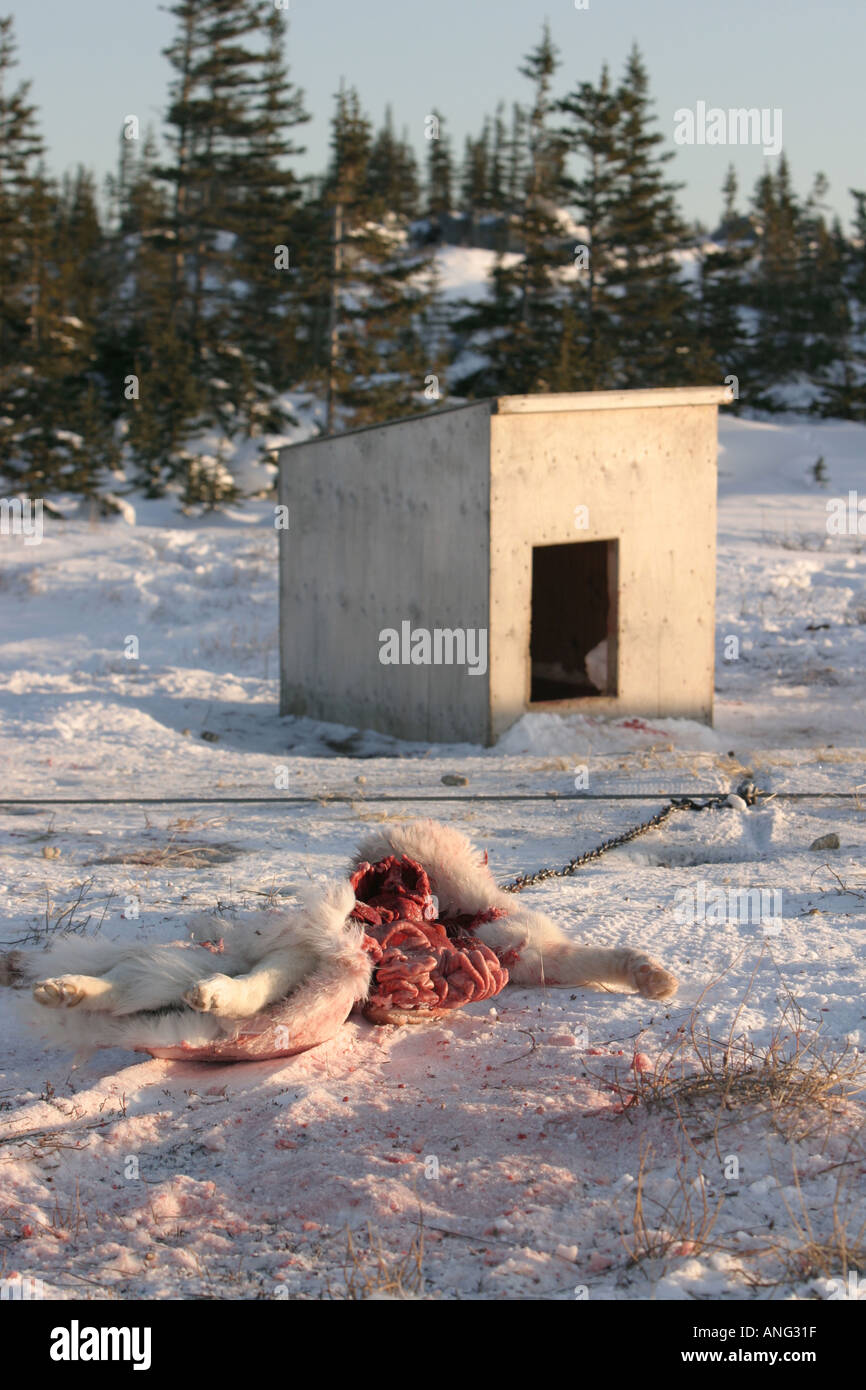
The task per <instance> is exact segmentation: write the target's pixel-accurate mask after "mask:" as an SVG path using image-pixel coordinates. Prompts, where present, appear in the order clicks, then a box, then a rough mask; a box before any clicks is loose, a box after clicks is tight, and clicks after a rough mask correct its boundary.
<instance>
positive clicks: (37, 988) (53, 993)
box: [33, 975, 85, 1009]
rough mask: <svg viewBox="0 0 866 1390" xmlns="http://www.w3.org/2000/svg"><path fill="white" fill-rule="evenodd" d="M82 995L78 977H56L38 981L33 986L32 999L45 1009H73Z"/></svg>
mask: <svg viewBox="0 0 866 1390" xmlns="http://www.w3.org/2000/svg"><path fill="white" fill-rule="evenodd" d="M84 995H85V990H84V987H83V983H82V980H81V977H80V976H79V975H58V976H57V978H56V979H54V980H40V981H39V982H38V983H37V984H35V985H34V986H33V998H34V999H35V1000H36V1003H37V1004H42V1005H43V1007H44V1008H46V1009H74V1008H75V1006H76V1004H80V1003H81V1001H82V999H83V998H84Z"/></svg>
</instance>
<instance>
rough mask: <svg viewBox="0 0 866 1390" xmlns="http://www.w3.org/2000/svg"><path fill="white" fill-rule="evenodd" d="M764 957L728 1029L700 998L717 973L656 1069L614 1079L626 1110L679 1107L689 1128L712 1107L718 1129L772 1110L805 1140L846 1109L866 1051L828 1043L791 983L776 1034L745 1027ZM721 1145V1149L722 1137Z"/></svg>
mask: <svg viewBox="0 0 866 1390" xmlns="http://www.w3.org/2000/svg"><path fill="white" fill-rule="evenodd" d="M763 957H764V952H762V953H761V956H759V958H758V961H757V963H756V965H755V967H754V969H753V971H752V976H751V978H750V980H749V984H748V986H747V988H746V992H745V994H744V995H743V998H742V999H741V1001H740V1003H739V1005H738V1007H737V1010H736V1012H735V1014H734V1016H733V1018H732V1020H731V1023H730V1026H729V1028H728V1032H727V1036H726V1037H723V1038H714V1037H713V1036H712V1033H711V1032H710V1029H709V1028H708V1027H706V1026H705V1025H703V1024H702V1023H701V1022H700V1005H701V1003H702V1001H703V999H704V997H705V995H706V994H707V992H708V990H709V989H711V988H712V986H713V985H715V984H717V983H718V981H717V980H714V981H712V982H711V984H710V985H708V986H707V987H706V989H705V990H704V991H703V992H702V994H701V995H700V998H699V999H698V1001H697V1003H696V1004H695V1007H694V1009H693V1010H692V1013H691V1015H690V1018H689V1021H688V1023H686V1024H683V1025H682V1026H681V1027H680V1028H679V1029H678V1030H677V1032H676V1034H675V1036H674V1038H673V1040H672V1041H671V1043H670V1044H669V1046H668V1048H667V1050H666V1051H664V1052H663V1053H662V1054H661V1056H660V1058H659V1059H658V1061H657V1063H656V1066H655V1068H654V1070H653V1071H648V1072H647V1071H645V1072H640V1073H638V1074H637V1075H635V1076H634V1077H633V1079H631V1080H629V1081H628V1082H622V1083H620V1082H617V1083H616V1084H615V1085H614V1090H615V1091H616V1093H617V1094H618V1096H619V1097H620V1100H621V1103H622V1105H623V1110H624V1112H625V1113H628V1111H629V1110H631V1109H632V1108H633V1107H634V1106H635V1105H642V1106H643V1107H644V1108H645V1109H646V1110H647V1111H652V1110H654V1109H664V1110H667V1111H673V1112H674V1113H675V1114H676V1115H677V1117H678V1118H679V1120H680V1123H681V1125H682V1127H683V1129H686V1128H687V1125H686V1119H687V1116H689V1115H690V1116H691V1117H692V1118H693V1119H694V1117H696V1116H699V1115H705V1114H707V1113H711V1114H712V1115H713V1116H714V1133H715V1134H716V1135H717V1134H718V1130H719V1129H720V1127H721V1126H722V1124H724V1123H725V1122H726V1121H728V1120H730V1119H731V1118H733V1117H734V1116H735V1115H736V1114H737V1113H739V1112H743V1111H746V1110H748V1111H749V1112H750V1113H752V1114H756V1113H760V1114H762V1115H765V1116H767V1117H768V1118H769V1120H770V1122H771V1124H772V1126H773V1128H774V1129H776V1130H777V1131H778V1132H779V1133H781V1134H783V1135H784V1136H785V1138H787V1139H789V1140H791V1141H792V1142H800V1141H801V1140H802V1139H804V1138H806V1137H807V1136H808V1135H809V1134H811V1133H814V1132H815V1130H816V1129H825V1128H826V1126H827V1123H828V1121H829V1122H832V1120H833V1118H834V1117H836V1116H840V1115H842V1114H844V1113H845V1111H846V1108H847V1107H848V1106H849V1105H850V1104H851V1102H853V1101H854V1100H856V1099H857V1098H858V1097H860V1096H862V1095H863V1094H864V1092H866V1057H864V1056H863V1055H862V1054H861V1053H859V1052H858V1051H857V1049H856V1048H853V1047H851V1046H850V1045H849V1044H846V1045H844V1046H836V1047H831V1046H829V1045H827V1044H826V1043H825V1042H824V1040H823V1038H822V1036H821V1028H820V1026H818V1027H814V1028H812V1027H810V1026H808V1024H807V1020H806V1018H805V1015H804V1013H803V1010H802V1009H801V1008H800V1006H799V1004H798V1003H797V1001H796V999H795V998H794V996H793V995H792V994H791V992H790V991H789V990H787V989H785V991H784V1003H783V1006H782V1009H781V1012H780V1015H779V1018H778V1021H777V1023H776V1026H775V1028H774V1030H773V1033H772V1035H771V1037H770V1040H769V1042H767V1043H766V1044H763V1045H759V1044H756V1043H754V1042H753V1041H752V1039H751V1038H750V1037H749V1035H748V1032H747V1031H745V1030H743V1031H738V1025H739V1020H740V1016H741V1014H742V1012H743V1010H744V1008H745V1007H746V1004H747V1003H748V1000H749V996H750V994H751V991H752V986H753V984H754V980H755V976H756V974H757V972H758V969H759V966H760V964H761V961H762V960H763ZM729 968H730V967H729ZM721 978H722V977H721V976H720V977H719V979H721ZM716 1150H717V1153H718V1154H719V1155H720V1154H721V1147H720V1145H719V1144H718V1143H717V1145H716Z"/></svg>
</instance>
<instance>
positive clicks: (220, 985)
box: [183, 975, 235, 1014]
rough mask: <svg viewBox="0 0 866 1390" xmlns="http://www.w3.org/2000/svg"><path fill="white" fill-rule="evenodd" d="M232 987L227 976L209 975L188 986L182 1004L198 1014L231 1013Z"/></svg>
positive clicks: (233, 983) (232, 982)
mask: <svg viewBox="0 0 866 1390" xmlns="http://www.w3.org/2000/svg"><path fill="white" fill-rule="evenodd" d="M234 985H235V982H234V980H232V979H230V978H229V976H228V975H209V976H208V978H207V979H206V980H199V981H198V984H195V985H192V986H190V988H189V989H188V990H187V991H186V994H185V995H184V996H183V999H184V1003H185V1004H188V1005H189V1007H190V1008H191V1009H195V1010H196V1012H197V1013H200V1014H227V1013H231V1006H232V994H233V992H234Z"/></svg>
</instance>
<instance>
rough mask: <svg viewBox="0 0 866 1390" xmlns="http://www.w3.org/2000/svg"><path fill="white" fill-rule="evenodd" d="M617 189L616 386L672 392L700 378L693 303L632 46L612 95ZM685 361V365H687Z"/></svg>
mask: <svg viewBox="0 0 866 1390" xmlns="http://www.w3.org/2000/svg"><path fill="white" fill-rule="evenodd" d="M616 103H617V108H618V115H619V118H618V121H617V127H616V149H615V154H614V159H615V162H616V166H617V168H616V188H615V192H614V195H613V198H612V200H611V206H610V209H609V219H608V245H607V249H606V255H607V260H608V270H607V274H606V282H607V286H608V289H609V290H610V291H611V292H612V293H614V294H616V295H617V296H618V303H619V313H618V315H617V325H616V338H617V362H616V367H615V373H616V384H617V385H620V386H624V387H642V386H644V387H645V386H675V385H681V384H682V383H683V381H684V380H685V381H688V380H692V379H694V378H695V376H697V375H699V372H698V369H697V367H696V366H695V365H693V362H694V349H695V347H696V341H697V339H696V331H695V325H694V321H693V315H692V304H691V300H690V296H689V293H688V289H687V287H686V285H685V284H684V282H683V278H682V275H681V273H680V267H679V265H678V264H677V261H676V259H675V256H674V253H675V252H676V251H677V250H678V249H680V247H681V246H682V245H683V243H684V241H685V238H686V229H685V226H684V224H683V221H682V218H681V216H680V213H679V210H678V208H677V202H676V193H677V190H678V188H679V185H678V184H675V183H672V182H671V181H670V180H669V179H668V178H667V176H666V165H667V163H668V161H669V160H670V159H672V158H673V153H672V151H669V150H663V149H661V148H660V147H661V146H662V145H663V144H664V136H663V135H662V134H661V133H660V132H659V131H658V130H655V129H654V128H653V121H654V117H653V114H652V101H651V97H650V93H649V80H648V77H647V72H646V68H645V66H644V63H643V59H642V57H641V55H640V53H639V51H638V49H637V48H633V49H632V51H631V53H630V54H629V58H628V61H627V63H626V69H625V73H624V75H623V78H622V81H621V82H620V84H619V86H618V88H617V91H616ZM690 359H691V360H690Z"/></svg>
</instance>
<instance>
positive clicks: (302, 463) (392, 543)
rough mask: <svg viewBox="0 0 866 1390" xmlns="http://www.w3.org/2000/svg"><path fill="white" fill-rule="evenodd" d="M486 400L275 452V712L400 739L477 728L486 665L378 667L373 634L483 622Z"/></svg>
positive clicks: (456, 735)
mask: <svg viewBox="0 0 866 1390" xmlns="http://www.w3.org/2000/svg"><path fill="white" fill-rule="evenodd" d="M489 423H490V405H489V403H487V402H481V403H479V404H478V405H477V406H475V407H471V408H467V409H462V410H450V411H442V412H441V413H440V412H435V413H432V414H430V415H429V416H422V417H418V418H416V419H412V420H407V421H398V422H395V423H393V424H390V425H386V426H383V427H381V428H375V429H366V430H359V431H354V432H351V433H348V434H344V435H338V436H335V437H334V438H333V439H330V440H320V441H314V442H311V443H309V444H304V445H296V446H294V447H292V448H289V449H285V450H283V452H282V456H281V464H280V480H279V496H280V501H281V502H282V503H283V504H285V505H287V506H288V507H289V509H290V527H289V530H288V532H286V533H284V534H283V535H282V536H281V556H280V624H281V711H282V712H283V713H284V714H306V715H310V716H311V717H314V718H316V719H327V720H334V721H337V722H340V723H346V724H351V725H360V726H362V727H369V728H374V729H379V730H382V731H384V732H387V733H391V734H394V735H397V736H398V737H401V738H408V739H425V740H436V741H453V740H471V741H473V742H478V741H482V742H485V741H487V739H488V738H489V698H488V678H487V674H486V673H485V674H479V675H470V674H469V671H468V668H467V667H466V666H462V667H461V666H457V665H383V664H381V662H380V660H379V652H380V633H381V632H382V631H383V630H384V629H388V628H393V629H397V630H398V631H399V630H400V629H401V624H402V623H404V622H406V621H408V622H409V623H411V625H412V628H413V630H417V629H421V628H423V629H427V630H429V631H431V632H432V631H433V629H435V628H437V627H438V628H442V629H455V628H461V629H467V628H471V629H476V630H477V629H484V631H485V638H486V629H487V626H488V622H487V615H488V589H489V563H490V553H489V481H490V469H489Z"/></svg>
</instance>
